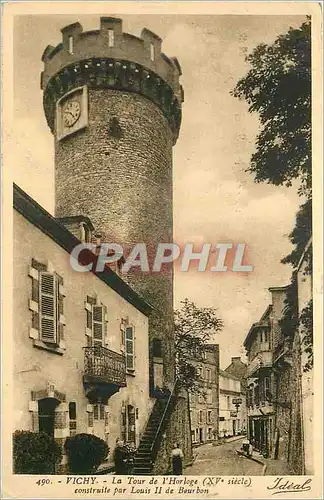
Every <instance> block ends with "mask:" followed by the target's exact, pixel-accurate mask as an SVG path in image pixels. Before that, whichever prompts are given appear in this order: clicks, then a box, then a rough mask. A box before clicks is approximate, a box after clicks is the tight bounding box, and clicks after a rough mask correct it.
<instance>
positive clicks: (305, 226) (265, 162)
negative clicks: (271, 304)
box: [232, 18, 313, 370]
mask: <svg viewBox="0 0 324 500" xmlns="http://www.w3.org/2000/svg"><path fill="white" fill-rule="evenodd" d="M246 60H247V62H248V63H249V64H250V66H251V67H250V70H249V71H248V73H247V75H246V76H245V77H244V78H242V79H241V80H239V82H238V83H237V85H236V87H235V89H234V90H233V92H232V94H233V95H234V96H235V97H238V98H240V99H245V100H246V101H247V103H248V104H249V111H250V113H252V112H257V113H259V117H260V124H261V131H260V133H259V135H258V136H257V139H256V150H255V152H254V153H253V154H252V157H251V161H250V166H249V168H248V169H247V171H248V172H251V173H252V174H253V175H254V177H255V181H256V182H267V183H270V184H274V185H277V186H279V185H283V186H291V185H292V181H293V180H297V181H298V182H299V188H298V194H299V196H303V197H304V199H305V198H306V201H304V203H302V204H301V206H300V208H299V211H298V213H297V215H296V221H295V227H294V229H293V231H292V232H291V233H290V235H289V239H290V241H291V243H292V244H293V246H294V248H293V250H292V252H291V253H290V254H289V255H287V256H285V257H284V258H283V259H282V261H281V262H282V263H284V264H291V265H292V267H293V268H294V269H295V270H296V267H297V265H298V262H299V260H300V258H301V256H302V254H303V252H304V250H305V247H306V245H307V243H308V241H309V239H310V237H311V235H312V144H311V139H312V138H311V22H310V18H307V20H306V22H304V23H303V24H302V25H301V26H300V28H297V29H293V28H290V29H289V30H288V32H287V33H286V34H284V35H280V36H279V37H278V38H277V39H276V40H275V42H274V43H273V44H272V45H266V44H260V45H259V46H258V47H256V48H255V49H254V51H253V52H252V53H251V54H250V55H248V56H247V57H246ZM307 259H308V265H307V269H306V273H307V274H310V273H311V272H312V250H311V249H310V251H309V252H308V254H307ZM311 313H312V304H311V305H310V306H309V307H308V308H307V309H306V311H305V312H304V316H303V311H302V312H301V315H300V317H298V306H297V285H296V271H294V272H293V275H292V280H291V285H290V287H289V289H288V293H287V297H286V300H285V309H284V315H283V318H282V321H281V327H282V330H283V333H284V335H286V336H288V337H290V338H291V336H292V334H293V332H294V331H295V329H296V328H297V327H299V325H301V324H303V321H304V322H306V326H305V325H304V326H303V328H304V330H305V331H306V333H305V334H304V337H303V341H302V345H303V347H304V351H305V352H306V353H307V354H308V359H309V361H308V363H307V366H306V370H307V369H311V367H312V360H313V344H312V342H313V335H312V333H310V330H309V328H310V326H309V325H310V324H312V322H311V320H310V315H311Z"/></svg>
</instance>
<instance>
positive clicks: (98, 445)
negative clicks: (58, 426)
mask: <svg viewBox="0 0 324 500" xmlns="http://www.w3.org/2000/svg"><path fill="white" fill-rule="evenodd" d="M64 449H65V452H66V454H67V457H68V465H69V471H70V473H71V474H93V473H94V472H95V471H96V470H97V468H98V467H99V465H100V464H101V463H102V462H103V461H104V459H105V458H106V457H107V455H108V453H109V448H108V445H107V443H106V442H105V441H104V440H103V439H100V438H99V437H97V436H94V435H92V434H85V433H81V434H76V435H75V436H73V437H69V438H67V439H66V441H65V444H64Z"/></svg>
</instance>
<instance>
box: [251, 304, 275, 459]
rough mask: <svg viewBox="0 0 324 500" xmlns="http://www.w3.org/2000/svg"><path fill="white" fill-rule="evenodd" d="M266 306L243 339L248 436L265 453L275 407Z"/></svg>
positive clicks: (269, 447) (269, 444) (269, 445)
mask: <svg viewBox="0 0 324 500" xmlns="http://www.w3.org/2000/svg"><path fill="white" fill-rule="evenodd" d="M271 309H272V306H269V307H267V309H266V311H265V312H264V314H263V315H262V317H261V318H260V321H258V322H257V323H254V324H253V325H252V326H251V328H250V330H249V332H248V335H247V337H246V339H245V341H244V347H245V348H246V350H247V357H248V368H247V373H246V375H247V414H248V436H249V439H250V440H251V442H252V444H253V446H254V447H255V448H256V449H257V450H259V451H261V452H262V453H264V454H265V455H268V454H269V453H271V451H272V448H273V435H274V424H275V408H274V405H273V401H272V400H273V398H272V394H273V388H274V373H273V369H272V367H273V365H272V343H271V322H270V313H271Z"/></svg>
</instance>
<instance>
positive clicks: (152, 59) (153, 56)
mask: <svg viewBox="0 0 324 500" xmlns="http://www.w3.org/2000/svg"><path fill="white" fill-rule="evenodd" d="M150 51H151V61H154V60H155V48H154V45H153V43H151V44H150Z"/></svg>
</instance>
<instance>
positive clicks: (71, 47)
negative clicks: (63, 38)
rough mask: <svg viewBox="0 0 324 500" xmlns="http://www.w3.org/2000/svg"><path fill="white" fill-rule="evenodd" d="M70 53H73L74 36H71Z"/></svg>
mask: <svg viewBox="0 0 324 500" xmlns="http://www.w3.org/2000/svg"><path fill="white" fill-rule="evenodd" d="M69 53H70V54H73V36H69Z"/></svg>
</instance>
